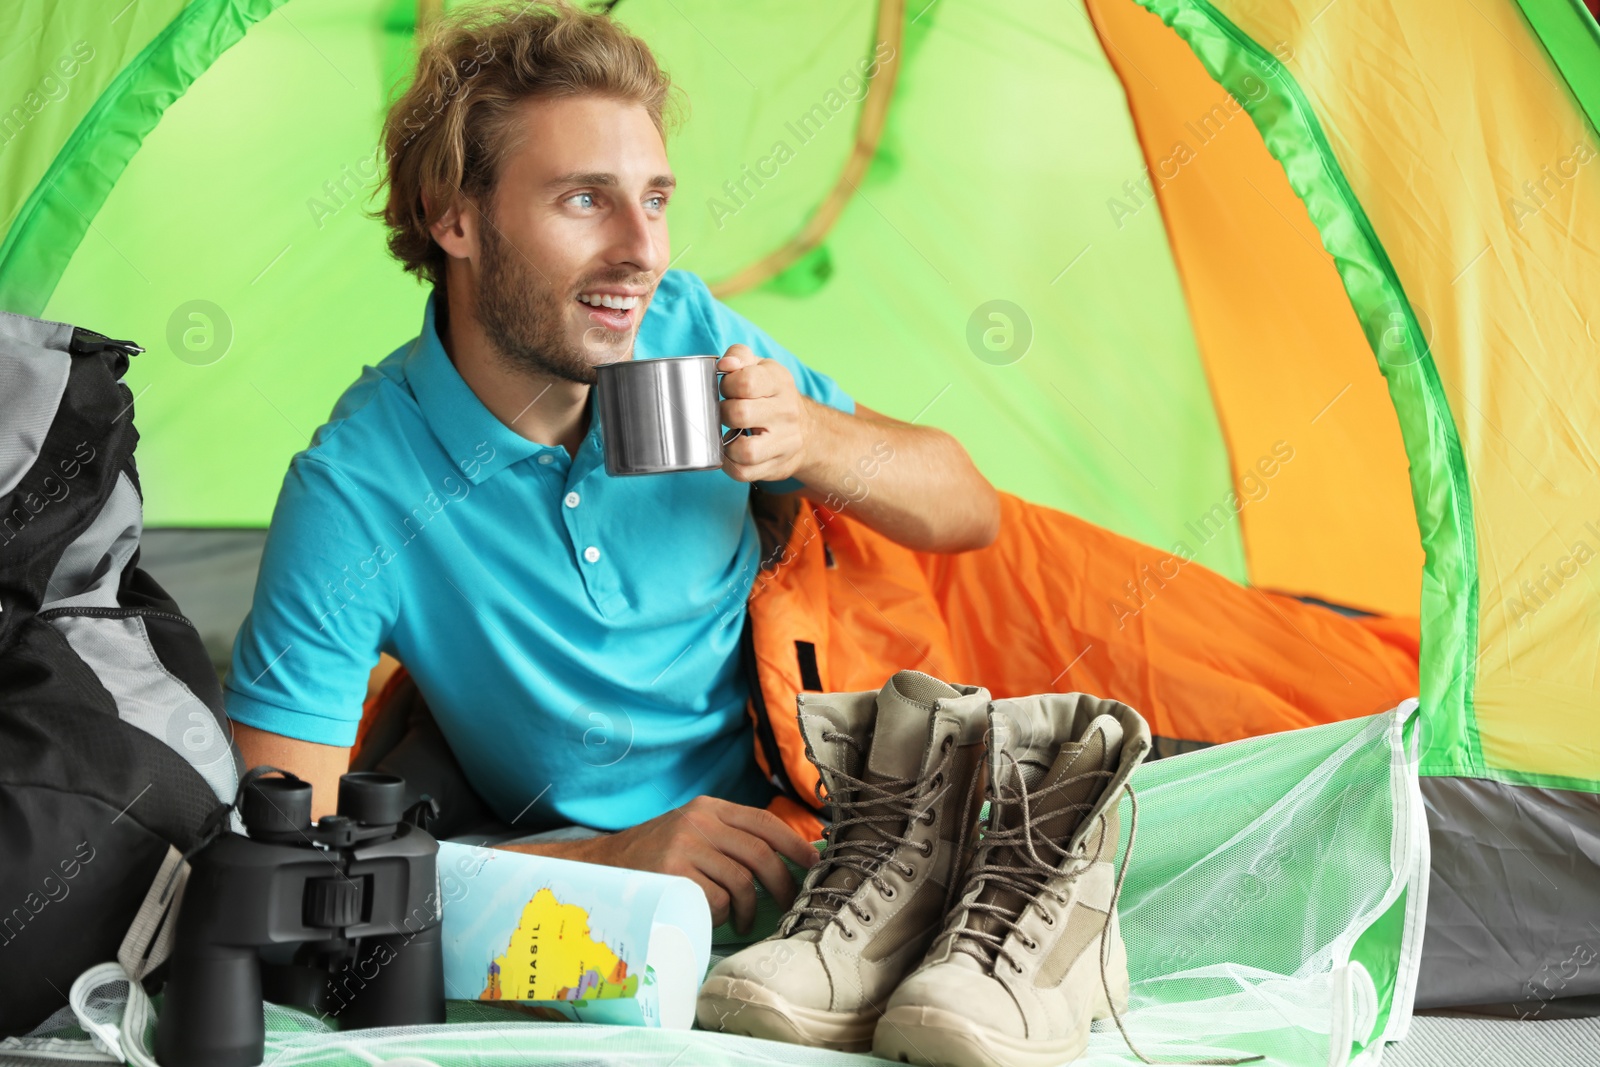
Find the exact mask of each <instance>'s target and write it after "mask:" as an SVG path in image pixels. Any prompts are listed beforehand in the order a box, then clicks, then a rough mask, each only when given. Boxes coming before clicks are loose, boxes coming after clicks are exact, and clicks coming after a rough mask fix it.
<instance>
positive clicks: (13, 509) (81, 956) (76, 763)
mask: <svg viewBox="0 0 1600 1067" xmlns="http://www.w3.org/2000/svg"><path fill="white" fill-rule="evenodd" d="M141 351H143V349H141V348H140V347H139V346H138V345H136V344H133V343H132V342H129V341H116V340H112V339H110V338H107V337H105V336H103V335H101V334H98V333H94V332H93V331H90V330H85V329H83V328H81V327H73V326H70V325H67V324H65V323H59V322H46V321H43V320H40V319H34V318H28V317H26V316H22V315H13V314H9V313H5V312H0V857H4V862H3V863H0V907H3V908H4V909H5V910H4V911H3V912H0V1036H4V1035H10V1034H19V1033H24V1032H26V1031H27V1030H29V1029H31V1028H32V1027H34V1026H35V1025H37V1024H38V1023H40V1022H41V1021H42V1020H44V1019H45V1018H46V1017H48V1016H49V1015H51V1014H52V1013H53V1012H54V1011H56V1010H57V1009H59V1008H61V1007H63V1006H64V1005H65V1004H66V999H65V998H66V991H67V990H68V989H69V988H70V987H71V985H72V982H73V981H74V979H76V978H77V977H78V975H80V974H81V973H82V972H84V971H85V970H86V969H88V968H89V967H91V966H93V965H95V964H99V963H103V962H106V961H110V960H113V959H117V958H118V954H119V949H121V950H122V953H123V958H124V962H125V965H126V966H127V967H128V968H129V973H130V975H131V976H132V977H134V978H139V977H141V976H143V975H144V974H147V973H149V972H150V971H151V969H152V968H153V967H154V966H155V965H156V964H158V963H159V962H160V959H161V956H162V945H163V944H164V941H165V938H167V937H169V936H170V931H168V930H165V929H163V925H164V923H163V920H164V917H165V916H166V914H167V912H168V911H172V912H175V910H176V909H173V908H170V907H169V905H170V904H171V903H172V899H173V897H174V896H175V895H176V893H177V892H179V891H181V884H182V883H181V879H182V875H183V872H184V871H185V870H186V865H185V864H183V862H182V855H183V854H185V853H187V852H190V851H192V850H193V849H195V848H197V847H198V846H199V845H201V844H203V843H204V842H205V841H206V840H208V839H209V837H210V836H211V835H213V834H215V833H216V832H217V831H218V830H219V829H220V828H222V827H224V826H227V825H228V824H229V811H228V809H229V805H231V804H232V802H233V800H234V796H235V792H236V790H237V788H238V783H239V776H240V773H241V770H242V767H241V765H240V762H239V757H238V753H237V751H236V750H235V748H234V746H233V744H232V741H231V737H230V733H229V728H228V721H227V719H226V717H225V716H224V715H223V710H222V689H221V686H220V685H219V683H218V681H217V677H216V674H215V671H214V669H213V667H212V665H211V662H210V659H209V657H208V656H207V654H206V651H205V648H204V646H203V645H202V643H201V640H200V636H199V634H198V633H196V631H195V629H194V627H193V625H192V624H190V622H189V620H188V619H186V618H184V616H183V614H182V612H180V611H179V610H178V606H177V605H176V604H175V603H173V602H172V600H171V598H170V597H168V596H167V594H166V593H165V592H164V591H163V590H162V589H161V587H160V586H159V585H157V584H156V582H155V580H154V579H153V578H151V577H150V575H149V574H147V573H146V572H145V571H143V570H141V569H140V567H139V537H140V533H141V531H142V530H143V502H142V497H141V495H140V489H139V475H138V471H137V469H136V468H135V466H134V461H133V452H134V445H135V443H136V442H137V440H138V433H137V432H136V431H135V430H134V426H133V395H132V393H131V392H130V390H129V389H128V387H127V386H126V385H124V384H123V383H122V376H123V374H124V372H126V370H127V368H128V360H129V358H130V357H131V356H133V355H135V354H137V353H139V352H141ZM147 895H149V896H150V897H151V900H152V902H153V903H154V902H159V903H160V905H161V906H159V907H154V908H144V910H143V915H142V916H141V908H142V907H143V905H144V903H145V900H146V897H147ZM136 917H140V918H141V919H142V927H143V928H141V929H135V930H134V932H133V935H132V936H130V928H133V927H134V925H135V919H136ZM125 942H126V944H125ZM130 951H131V952H132V954H133V956H136V957H139V958H137V959H134V958H130V957H129V953H130Z"/></svg>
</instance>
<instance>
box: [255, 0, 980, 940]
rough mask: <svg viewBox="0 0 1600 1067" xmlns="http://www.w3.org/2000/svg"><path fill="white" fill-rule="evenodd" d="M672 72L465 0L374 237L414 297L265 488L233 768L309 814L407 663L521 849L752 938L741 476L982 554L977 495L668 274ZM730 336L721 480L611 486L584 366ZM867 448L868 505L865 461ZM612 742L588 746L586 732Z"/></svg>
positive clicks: (755, 849)
mask: <svg viewBox="0 0 1600 1067" xmlns="http://www.w3.org/2000/svg"><path fill="white" fill-rule="evenodd" d="M671 90H672V87H671V85H670V83H669V80H668V78H667V76H666V75H665V73H663V72H662V71H661V70H660V69H659V68H658V67H657V65H656V63H655V61H654V59H653V57H652V56H651V54H650V52H649V50H648V48H646V46H645V45H644V44H643V43H642V42H640V41H639V40H637V39H636V38H633V37H632V36H630V35H628V34H627V33H626V32H625V31H624V30H622V29H621V28H620V27H619V26H618V25H616V24H614V23H612V22H611V21H610V20H608V19H607V18H605V17H603V16H596V15H589V14H585V13H581V12H578V11H576V10H574V9H572V8H570V7H567V6H565V5H564V4H558V5H556V6H553V7H551V6H548V5H537V6H533V5H523V4H520V3H519V4H516V5H512V6H508V7H504V8H479V9H476V10H472V9H467V10H464V11H457V12H455V13H453V14H452V15H451V16H448V17H447V18H446V20H445V21H444V22H443V23H442V24H441V27H440V28H439V29H438V30H436V32H435V34H434V36H433V37H432V39H431V42H430V43H429V44H428V45H427V46H426V47H425V48H424V50H423V52H422V54H421V55H420V56H419V65H418V72H417V77H416V79H415V82H414V84H413V86H412V88H411V89H410V91H409V92H408V93H407V94H406V95H405V96H404V97H402V98H401V99H400V100H399V101H398V102H397V103H396V104H395V106H394V108H393V109H392V111H391V113H390V115H389V119H388V123H387V126H386V130H385V138H386V149H387V154H388V163H387V166H388V170H387V174H386V179H387V184H388V204H387V206H386V208H385V210H384V213H383V216H384V218H385V221H386V222H387V224H388V227H389V230H390V236H389V246H390V249H391V251H392V252H393V253H394V254H395V256H396V257H397V258H398V259H399V260H400V261H401V263H402V264H403V265H404V266H405V268H406V269H407V270H409V271H412V272H413V273H416V274H417V275H418V276H419V277H420V278H422V279H423V280H425V281H427V282H430V283H432V286H433V290H432V294H431V295H430V297H429V299H428V302H427V307H426V311H425V314H424V316H423V324H422V332H421V335H420V336H419V337H417V338H416V339H415V340H413V341H411V342H409V343H407V344H406V345H403V346H401V347H400V348H399V349H397V350H396V351H395V352H394V353H392V354H391V355H390V356H388V358H386V359H384V360H383V361H382V362H381V363H380V364H379V365H378V366H377V367H375V368H374V367H369V368H367V370H366V371H365V372H364V373H363V375H362V377H361V378H360V379H359V380H358V381H357V382H356V383H355V384H354V385H353V386H351V387H350V389H349V390H348V391H347V392H346V393H345V394H344V396H343V397H341V399H340V400H339V402H338V404H337V405H336V407H335V409H334V412H333V415H332V417H331V418H330V421H329V422H328V423H327V424H326V425H324V426H323V427H321V428H320V429H319V430H318V431H317V434H316V437H315V440H314V442H313V444H312V446H311V447H310V448H309V449H307V450H306V451H304V452H301V453H300V454H298V455H297V456H295V458H294V460H293V462H292V463H291V465H290V469H289V472H288V474H287V475H286V477H285V479H284V486H283V491H282V493H281V494H280V496H279V499H278V504H277V508H276V510H275V511H274V514H273V519H272V527H271V531H270V533H269V536H268V539H267V546H266V551H265V554H264V556H263V559H262V567H261V575H260V578H259V581H258V584H257V587H256V593H255V600H254V604H253V606H252V610H251V613H250V616H249V617H248V618H247V619H246V621H245V624H244V626H243V627H242V629H241V631H240V634H239V637H238V640H237V642H236V644H235V647H234V655H233V665H232V670H231V672H230V674H229V679H228V682H227V698H228V711H229V714H230V716H231V717H232V719H233V720H234V722H235V723H236V724H237V730H236V737H237V740H238V743H239V745H240V748H241V750H242V752H243V754H244V757H245V759H246V761H247V763H248V764H250V765H256V764H263V763H266V764H271V765H273V766H276V767H280V768H283V769H286V770H290V771H293V772H294V773H296V774H298V775H300V776H301V777H303V778H305V779H307V780H309V781H310V782H311V783H312V784H313V786H314V788H315V795H316V796H317V798H318V801H319V810H320V811H326V810H330V809H331V808H332V806H333V802H334V797H335V795H336V780H337V777H338V775H339V774H340V773H342V772H343V771H344V770H345V769H346V768H347V766H348V759H349V749H350V746H351V744H352V742H353V741H354V739H355V736H356V729H357V725H358V722H359V719H360V716H361V706H362V698H363V696H364V694H365V689H366V681H367V676H368V672H369V670H370V668H371V667H372V665H373V663H374V661H375V660H376V659H377V657H378V654H379V652H380V651H384V652H388V653H390V654H391V655H393V656H396V657H397V658H398V659H399V660H400V661H401V662H402V663H404V664H405V666H406V667H407V669H408V670H409V672H410V673H411V675H412V676H413V678H414V679H415V680H416V682H417V685H418V687H419V689H420V691H421V693H422V695H423V696H424V697H425V698H426V700H427V703H428V705H429V707H430V708H431V710H432V712H433V714H434V716H435V718H436V720H437V721H438V724H439V727H440V729H441V731H442V732H443V734H444V735H445V737H446V739H447V740H448V741H449V744H450V747H451V749H452V750H453V751H454V753H455V755H456V757H457V758H458V759H459V761H460V763H461V765H462V767H463V769H464V771H465V772H466V774H467V776H468V777H469V779H470V780H471V782H472V784H473V786H474V788H475V789H476V790H477V791H478V792H479V793H480V794H481V795H482V796H483V797H484V798H485V800H486V801H487V802H488V803H489V804H490V806H491V807H493V808H494V809H495V811H496V812H497V814H498V815H499V816H500V817H501V818H502V819H504V820H506V821H508V822H509V823H511V824H512V825H513V826H515V827H516V828H518V829H526V830H528V831H536V830H540V829H543V828H549V827H556V826H562V825H574V824H575V825H579V826H585V827H591V828H594V829H598V830H606V831H614V832H612V833H609V834H606V835H604V836H599V837H594V838H590V839H587V840H565V841H548V840H547V841H535V842H532V843H528V844H523V845H519V846H515V847H519V848H521V849H523V850H525V851H529V852H538V853H542V854H547V855H559V856H566V857H569V858H573V859H579V860H586V861H591V862H597V863H607V864H614V865H618V866H625V867H633V868H638V869H643V870H654V871H663V872H668V873H673V874H681V875H685V876H687V877H689V878H692V879H694V880H695V881H696V882H698V883H699V884H700V885H701V887H702V888H703V889H704V890H705V892H706V896H707V899H708V901H709V902H710V904H711V906H712V911H713V913H714V915H715V916H716V918H717V921H719V922H721V921H723V920H725V919H726V918H727V917H728V916H729V915H730V912H731V914H732V915H733V917H734V918H735V920H736V921H737V923H738V924H739V925H740V926H741V927H744V926H747V925H748V923H749V921H750V918H751V915H752V913H753V909H754V883H753V881H752V879H753V878H755V879H759V880H760V881H761V883H762V884H763V885H765V886H766V887H767V888H768V889H769V890H770V891H771V892H772V893H773V894H774V895H775V896H776V897H777V898H778V899H779V901H780V902H782V903H783V904H784V906H787V905H788V903H789V902H790V901H792V899H793V894H794V891H795V887H794V884H793V881H792V879H791V878H790V877H789V875H788V873H787V870H786V869H785V867H784V865H783V863H782V862H781V860H780V856H787V857H789V858H790V859H792V860H794V861H796V862H797V863H800V864H802V865H809V864H810V863H812V862H814V861H815V854H814V852H813V851H812V849H811V848H810V847H809V846H808V845H807V843H806V842H805V841H804V840H802V839H801V838H800V836H799V835H798V834H796V833H795V832H794V831H792V830H790V829H789V828H788V827H787V826H786V825H785V824H784V823H783V822H782V821H781V820H779V819H778V818H777V817H776V816H774V815H772V814H771V813H770V812H768V811H766V810H764V807H765V805H766V804H767V803H768V801H770V800H771V798H772V797H773V795H774V789H773V787H772V786H771V785H770V784H768V783H767V782H765V781H763V780H762V778H761V776H760V774H759V772H758V771H757V769H756V767H755V764H754V758H753V751H752V741H751V735H750V727H749V724H748V721H747V719H746V716H745V711H744V708H745V700H746V696H747V693H748V685H749V681H750V680H749V679H747V678H745V677H744V676H743V672H742V670H741V666H740V662H739V658H738V655H737V652H738V642H739V636H740V631H741V628H742V626H743V620H744V603H745V601H746V599H747V597H748V596H749V592H750V588H751V583H752V580H753V578H754V576H755V573H756V557H757V554H758V547H757V534H756V529H755V525H754V521H753V519H752V516H751V511H750V493H751V485H752V483H755V484H759V485H761V486H762V487H763V489H764V490H766V491H775V492H800V493H802V494H804V495H806V496H807V497H810V498H812V499H816V500H824V499H826V498H828V497H829V495H830V494H836V498H835V499H837V497H845V496H848V497H851V498H853V499H852V502H851V503H850V505H849V507H850V508H851V509H852V512H853V514H855V515H856V516H857V517H858V518H859V519H860V520H861V521H862V522H864V523H867V524H868V525H871V526H873V527H875V528H876V529H878V530H880V531H881V532H883V533H885V534H887V535H889V536H891V537H893V538H895V539H897V540H899V541H901V542H903V543H905V544H907V545H910V546H913V547H916V548H919V549H925V550H934V551H950V552H954V551H961V550H965V549H971V548H977V547H981V546H983V545H986V544H988V543H990V542H991V541H992V540H993V539H994V537H995V535H996V532H997V529H998V523H999V505H998V498H997V496H996V494H995V492H994V489H993V488H992V487H991V486H990V485H989V483H988V482H987V481H985V480H984V478H983V477H982V476H981V475H980V474H978V472H977V471H976V469H975V468H974V467H973V466H972V463H971V461H970V460H969V459H968V457H967V455H966V453H965V452H964V451H963V449H962V448H961V447H960V445H958V444H957V443H956V442H955V441H954V440H953V439H952V438H951V437H949V436H948V435H947V434H945V433H942V432H940V431H938V430H934V429H931V428H927V427H919V426H913V425H910V424H908V423H904V422H901V421H899V420H896V419H892V418H888V417H886V416H883V415H879V414H877V413H876V412H872V411H869V410H868V409H866V408H865V407H862V406H860V405H858V404H855V403H854V402H853V401H852V400H851V398H850V397H849V396H847V395H846V394H845V393H844V392H843V391H842V390H841V389H840V388H839V387H838V386H837V385H836V384H835V383H834V382H833V381H832V380H831V379H830V378H828V377H827V376H826V375H823V374H820V373H818V372H816V371H814V370H811V369H810V368H808V367H806V366H804V365H803V364H801V363H800V361H799V360H798V359H796V358H795V357H794V356H793V355H791V354H790V353H788V352H787V351H785V350H784V349H783V348H782V347H781V346H780V345H778V344H777V343H776V342H775V341H773V340H772V339H771V338H769V337H768V336H767V335H766V334H764V333H763V332H762V331H761V330H760V329H758V328H757V327H755V326H754V325H752V324H751V323H750V322H748V321H747V320H745V319H744V318H742V317H741V316H739V315H738V314H737V313H735V312H734V311H732V310H731V309H729V308H727V307H725V306H723V305H722V304H720V303H719V302H718V301H717V300H715V298H713V297H712V296H711V294H710V292H709V290H707V288H706V286H705V284H704V283H703V282H702V281H701V280H700V279H699V278H697V277H695V276H694V275H692V274H687V273H685V272H683V271H676V270H668V264H669V262H670V261H671V255H670V251H669V244H668V237H667V221H666V218H667V216H666V207H667V203H668V201H669V199H670V198H671V196H672V194H673V189H674V185H675V180H674V177H673V174H672V170H671V167H670V166H669V164H668V162H667V154H666V148H665V142H664V131H665V129H666V124H665V120H664V118H663V111H664V109H665V106H666V104H667V103H668V100H669V95H670V92H671ZM688 354H721V359H720V361H719V363H718V367H719V369H721V370H724V371H727V372H728V373H727V375H726V377H725V378H724V379H723V382H722V390H723V394H724V396H725V397H726V399H725V400H724V401H723V403H722V411H721V414H722V420H723V422H724V423H725V424H726V425H728V426H729V427H735V428H747V429H749V430H751V431H753V432H752V433H751V434H750V435H749V436H741V437H739V438H738V439H736V440H735V441H734V442H733V443H732V444H731V445H729V446H728V448H727V450H726V456H727V458H726V462H725V464H724V466H723V468H722V470H714V471H702V472H694V473H680V474H667V475H656V476H645V477H633V478H616V479H613V478H610V477H608V476H607V475H606V473H605V469H604V466H603V460H602V452H601V444H602V443H601V439H600V435H599V427H598V426H597V425H596V424H595V420H594V418H593V415H592V410H593V405H592V397H591V394H592V389H591V386H592V383H593V382H594V380H595V367H596V366H598V365H600V364H603V363H606V362H610V361H613V360H618V359H628V358H634V359H642V358H652V357H658V356H671V355H688ZM884 456H890V457H892V458H891V459H889V460H888V461H886V462H882V463H880V464H879V465H878V470H877V473H876V474H875V476H874V477H873V479H872V481H871V482H870V485H869V486H868V491H867V492H866V494H865V495H864V496H863V495H862V494H861V493H860V481H859V474H858V464H859V462H860V461H861V460H862V459H864V458H867V457H873V458H874V459H881V458H882V457H884ZM597 729H602V730H605V731H607V734H606V736H603V737H602V738H601V740H603V741H607V742H610V743H611V744H612V748H609V749H604V750H603V755H600V756H597V755H596V746H595V745H594V744H593V743H592V742H593V741H594V740H595V739H594V738H593V737H592V734H593V732H594V731H595V730H597Z"/></svg>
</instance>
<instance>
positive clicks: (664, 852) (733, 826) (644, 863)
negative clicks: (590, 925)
mask: <svg viewBox="0 0 1600 1067" xmlns="http://www.w3.org/2000/svg"><path fill="white" fill-rule="evenodd" d="M503 847H505V848H507V849H508V850H510V851H515V852H531V853H535V854H539V855H547V856H559V857H561V858H562V859H571V860H579V861H582V862H584V863H604V864H606V865H608V866H611V867H629V868H632V869H633V870H636V871H655V872H657V873H658V874H677V875H682V876H683V877H685V878H689V879H692V880H693V881H694V882H696V883H697V884H698V885H699V886H700V888H701V889H702V890H704V892H705V894H706V902H707V903H708V904H710V905H711V921H712V922H713V923H714V924H717V925H721V924H722V923H724V922H727V921H728V915H729V912H730V911H731V912H732V914H733V920H734V929H736V930H737V931H738V932H739V933H741V934H743V933H747V932H748V931H749V929H750V926H751V924H752V923H753V922H754V921H755V913H756V887H755V883H756V880H757V879H760V881H761V884H762V885H764V886H766V887H767V892H769V893H771V894H772V896H773V897H774V899H776V900H777V902H778V906H779V907H780V908H783V909H784V910H785V911H787V910H788V908H789V906H790V905H791V904H793V903H794V898H795V892H796V886H795V884H794V879H793V878H792V877H790V875H789V869H788V868H787V867H785V866H784V865H783V861H782V860H781V859H779V858H778V857H779V855H780V854H782V855H784V856H787V857H789V858H790V859H791V860H793V861H794V862H796V863H798V864H799V865H800V866H802V867H810V866H811V865H812V864H814V863H816V862H817V850H816V849H815V848H813V847H812V846H811V844H810V843H809V842H808V841H806V840H805V839H803V838H802V837H801V836H800V835H799V834H797V833H795V832H794V831H793V830H791V829H789V826H788V824H786V823H785V822H784V821H783V820H782V819H780V818H778V817H777V816H776V815H774V814H772V813H771V812H770V811H764V810H762V809H761V808H751V807H746V806H744V805H742V804H733V803H730V802H728V801H726V800H718V799H716V798H715V797H695V798H694V799H693V800H691V801H689V803H687V804H685V805H683V806H682V807H680V808H674V809H672V810H671V811H669V812H667V813H666V814H665V815H658V816H656V817H655V818H654V819H651V820H650V821H649V822H643V823H640V824H639V825H638V826H635V827H633V828H632V829H630V830H623V831H620V832H619V833H615V834H607V835H606V836H604V837H592V838H587V839H584V840H581V841H562V842H552V843H550V844H549V845H537V844H530V845H507V846H503Z"/></svg>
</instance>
